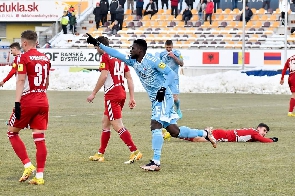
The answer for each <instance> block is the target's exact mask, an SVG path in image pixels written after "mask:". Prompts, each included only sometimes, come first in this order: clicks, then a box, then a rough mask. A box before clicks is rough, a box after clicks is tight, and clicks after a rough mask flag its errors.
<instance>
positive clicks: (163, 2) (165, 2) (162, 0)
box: [161, 0, 168, 10]
mask: <svg viewBox="0 0 295 196" xmlns="http://www.w3.org/2000/svg"><path fill="white" fill-rule="evenodd" d="M161 2H162V10H163V9H164V5H166V10H168V0H161Z"/></svg>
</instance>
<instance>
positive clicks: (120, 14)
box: [116, 5, 124, 30]
mask: <svg viewBox="0 0 295 196" xmlns="http://www.w3.org/2000/svg"><path fill="white" fill-rule="evenodd" d="M116 20H117V21H118V24H119V27H120V28H119V30H122V28H123V20H124V8H123V7H122V5H119V7H118V9H117V10H116Z"/></svg>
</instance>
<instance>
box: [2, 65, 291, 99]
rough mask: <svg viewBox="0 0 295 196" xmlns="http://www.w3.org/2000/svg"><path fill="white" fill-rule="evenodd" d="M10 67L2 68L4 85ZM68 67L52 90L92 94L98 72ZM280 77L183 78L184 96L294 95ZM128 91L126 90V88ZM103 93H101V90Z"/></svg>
mask: <svg viewBox="0 0 295 196" xmlns="http://www.w3.org/2000/svg"><path fill="white" fill-rule="evenodd" d="M10 69H11V67H9V66H3V67H0V80H1V81H2V80H3V79H4V78H5V77H6V75H7V74H8V72H9V71H10ZM130 69H131V74H132V77H133V80H134V86H135V92H144V91H145V90H144V88H143V87H142V85H141V83H140V81H139V78H138V77H137V75H136V74H135V72H134V70H133V69H132V68H130ZM68 70H69V67H55V70H54V71H51V72H50V86H49V90H58V91H92V90H93V88H94V87H95V84H96V82H97V79H98V77H99V72H97V71H91V72H69V71H68ZM280 77H281V76H280V75H276V76H271V77H267V76H262V77H258V76H247V75H246V74H245V73H241V72H240V71H228V72H223V73H214V74H207V75H202V76H193V77H189V76H185V75H180V92H181V93H251V94H291V93H290V90H289V87H288V76H285V83H284V85H280ZM15 81H16V79H15V77H14V76H13V78H11V79H10V80H9V81H8V82H6V83H5V84H4V86H3V87H2V88H0V90H14V89H15ZM126 89H127V88H126ZM101 90H102V89H101Z"/></svg>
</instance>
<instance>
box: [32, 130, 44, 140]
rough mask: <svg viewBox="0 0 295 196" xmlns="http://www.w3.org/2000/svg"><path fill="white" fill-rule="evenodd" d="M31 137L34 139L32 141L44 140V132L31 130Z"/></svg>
mask: <svg viewBox="0 0 295 196" xmlns="http://www.w3.org/2000/svg"><path fill="white" fill-rule="evenodd" d="M33 139H34V142H40V141H44V140H45V134H44V133H38V132H33Z"/></svg>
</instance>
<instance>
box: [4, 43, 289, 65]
mask: <svg viewBox="0 0 295 196" xmlns="http://www.w3.org/2000/svg"><path fill="white" fill-rule="evenodd" d="M38 50H39V51H40V52H43V53H44V54H45V55H46V56H47V57H48V58H49V59H50V61H51V64H52V66H75V67H79V66H96V67H98V65H99V62H100V56H99V55H98V54H97V51H96V50H95V49H59V48H42V49H38ZM118 50H119V51H120V52H121V53H123V54H126V56H127V55H128V54H129V50H128V49H118ZM161 51H163V49H148V53H151V54H154V55H156V56H159V53H160V52H161ZM179 51H180V52H181V54H182V57H183V60H184V66H185V67H198V68H200V67H202V68H209V69H210V68H214V67H215V68H216V67H223V68H241V66H242V52H241V50H219V51H217V50H188V49H180V50H179ZM292 55H293V52H292V51H291V50H288V54H287V57H290V56H292ZM283 56H284V51H283V50H271V51H270V50H247V51H245V56H244V60H245V69H247V68H250V69H253V68H260V69H267V70H277V69H282V68H283V66H284V63H285V60H284V59H283ZM12 61H13V56H12V55H11V54H10V52H9V49H0V66H1V65H7V64H11V62H12Z"/></svg>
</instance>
